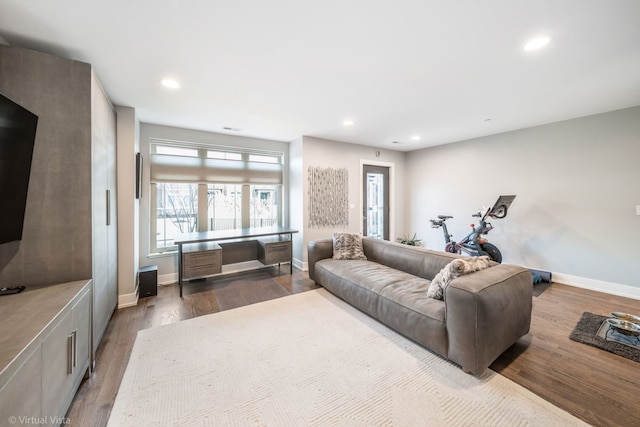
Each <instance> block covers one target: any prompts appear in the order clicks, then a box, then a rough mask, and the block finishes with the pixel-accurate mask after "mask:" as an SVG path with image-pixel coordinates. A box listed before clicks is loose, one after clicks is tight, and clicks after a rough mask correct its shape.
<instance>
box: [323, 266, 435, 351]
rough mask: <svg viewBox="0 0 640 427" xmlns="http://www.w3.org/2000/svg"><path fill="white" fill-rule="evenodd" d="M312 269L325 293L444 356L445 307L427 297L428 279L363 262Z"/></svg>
mask: <svg viewBox="0 0 640 427" xmlns="http://www.w3.org/2000/svg"><path fill="white" fill-rule="evenodd" d="M315 268H316V276H317V278H318V282H319V283H320V284H322V286H323V287H324V288H326V289H327V290H328V291H330V292H331V293H333V294H334V295H337V296H338V297H340V298H342V299H344V300H345V301H348V302H349V303H350V304H352V305H353V306H355V307H357V308H358V309H360V310H361V311H364V312H365V313H367V314H369V315H370V316H372V317H374V318H376V319H378V320H380V321H381V322H383V323H385V324H386V325H388V326H390V327H391V328H393V329H395V330H397V331H401V332H402V333H403V334H404V335H406V336H408V337H409V338H411V339H413V340H415V341H417V342H420V343H425V342H429V343H430V345H429V348H430V349H431V350H433V351H435V352H436V353H438V354H440V355H442V356H445V357H446V355H447V331H446V323H445V309H446V307H445V304H444V301H439V300H435V299H433V298H427V288H428V287H429V284H430V282H429V281H428V280H426V279H423V278H420V277H417V276H414V275H412V274H409V273H406V272H403V271H400V270H396V269H393V268H390V267H388V266H385V265H382V264H379V263H376V262H372V261H365V260H355V261H337V260H333V259H323V260H320V261H318V262H317V263H316V265H315Z"/></svg>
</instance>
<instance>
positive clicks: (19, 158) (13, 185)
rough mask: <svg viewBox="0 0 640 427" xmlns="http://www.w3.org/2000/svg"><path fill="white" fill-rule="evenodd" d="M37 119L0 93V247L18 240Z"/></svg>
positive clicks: (22, 223) (27, 188)
mask: <svg viewBox="0 0 640 427" xmlns="http://www.w3.org/2000/svg"><path fill="white" fill-rule="evenodd" d="M37 125H38V116H36V115H35V114H33V113H32V112H30V111H29V110H27V109H25V108H23V107H21V106H20V105H18V104H17V103H15V102H13V101H12V100H10V99H9V98H7V97H6V96H4V95H2V94H0V244H3V243H7V242H13V241H16V240H22V230H23V226H24V214H25V209H26V207H27V192H28V190H29V177H30V175H31V159H32V157H33V146H34V144H35V139H36V128H37Z"/></svg>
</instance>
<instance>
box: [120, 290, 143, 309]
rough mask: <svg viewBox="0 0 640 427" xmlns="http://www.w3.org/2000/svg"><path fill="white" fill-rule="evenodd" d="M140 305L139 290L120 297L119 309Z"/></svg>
mask: <svg viewBox="0 0 640 427" xmlns="http://www.w3.org/2000/svg"><path fill="white" fill-rule="evenodd" d="M136 305H138V290H137V289H136V292H134V293H131V294H124V295H118V308H125V307H133V306H136Z"/></svg>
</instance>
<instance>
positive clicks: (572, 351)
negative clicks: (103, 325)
mask: <svg viewBox="0 0 640 427" xmlns="http://www.w3.org/2000/svg"><path fill="white" fill-rule="evenodd" d="M288 272H289V268H288V266H284V267H283V268H282V269H281V270H279V269H278V268H277V267H274V268H269V269H264V270H260V271H259V272H256V273H250V274H246V273H245V274H244V275H238V276H235V277H230V278H225V279H224V280H216V281H215V282H212V281H203V282H192V283H190V284H187V285H185V290H184V298H182V299H181V298H180V297H179V296H178V288H177V285H170V286H161V287H159V288H158V296H157V297H148V298H144V299H141V300H140V301H139V303H138V305H137V306H136V307H130V308H125V309H121V310H117V311H116V312H115V313H114V316H113V318H112V319H111V323H110V324H109V326H108V329H107V331H106V332H105V336H104V339H103V342H102V344H101V346H100V348H99V349H98V352H97V362H96V370H95V372H94V374H93V376H92V377H91V378H89V379H87V380H85V381H84V382H83V383H82V385H81V387H80V390H79V391H78V393H77V395H76V398H75V400H74V402H73V404H72V406H71V408H70V410H69V413H68V417H69V419H70V424H71V425H74V426H104V425H105V424H106V422H107V420H108V418H109V413H110V410H111V406H112V405H113V402H114V400H115V396H116V393H117V390H118V387H119V385H120V381H121V380H122V376H123V375H124V371H125V368H126V366H127V362H128V360H129V355H130V353H131V349H132V347H133V342H134V340H135V337H136V333H137V331H139V330H141V329H146V328H150V327H154V326H159V325H163V324H167V323H172V322H177V321H180V320H184V319H189V318H192V317H196V316H201V315H205V314H210V313H215V312H218V311H222V310H229V309H232V308H236V307H240V306H243V305H247V304H253V303H257V302H260V301H266V300H269V299H273V298H279V297H282V296H286V295H290V294H294V293H298V292H304V291H307V290H310V289H315V288H317V286H316V285H315V284H314V282H313V281H311V280H310V279H309V277H308V275H307V273H304V272H301V271H300V270H296V269H294V274H293V275H289V274H288ZM584 311H590V312H593V313H598V314H603V315H606V314H608V313H609V312H610V311H626V312H633V313H638V312H640V301H637V300H632V299H627V298H621V297H615V296H611V295H607V294H602V293H598V292H592V291H587V290H584V289H579V288H576V287H571V286H565V285H560V284H555V283H554V284H552V285H551V286H550V287H549V288H548V289H547V290H545V291H544V292H543V293H542V294H541V295H540V296H538V297H535V298H534V299H533V321H532V325H531V333H530V334H529V335H527V336H526V337H524V338H523V339H521V340H520V341H519V342H518V343H517V344H516V345H514V346H513V347H512V348H510V349H509V350H508V351H507V352H505V353H504V354H503V355H502V356H501V357H500V358H499V359H498V360H496V362H494V363H493V365H491V368H492V369H493V370H495V371H496V372H499V373H500V374H501V375H504V376H505V377H507V378H509V379H511V380H513V381H515V382H516V383H518V384H520V385H522V386H524V387H526V388H528V389H529V390H531V391H533V392H534V393H536V394H537V395H539V396H541V397H543V398H544V399H546V400H548V401H549V402H551V403H553V404H555V405H556V406H559V407H561V408H563V409H565V410H567V411H568V412H570V413H572V414H574V415H575V416H577V417H579V418H581V419H583V420H584V421H586V422H588V423H590V424H593V425H597V426H638V425H640V400H639V399H638V396H639V390H640V363H637V362H633V361H630V360H627V359H624V358H622V357H620V356H616V355H614V354H610V353H607V352H605V351H602V350H599V349H597V348H594V347H591V346H588V345H585V344H580V343H577V342H574V341H571V340H569V338H568V336H569V333H570V332H571V331H572V330H573V328H574V327H575V325H576V323H577V322H578V320H579V319H580V316H581V314H582V312H584Z"/></svg>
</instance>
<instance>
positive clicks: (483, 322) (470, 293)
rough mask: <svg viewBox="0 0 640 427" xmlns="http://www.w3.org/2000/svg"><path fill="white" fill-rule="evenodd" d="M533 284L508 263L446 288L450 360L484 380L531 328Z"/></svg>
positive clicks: (523, 271) (527, 274)
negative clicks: (482, 377)
mask: <svg viewBox="0 0 640 427" xmlns="http://www.w3.org/2000/svg"><path fill="white" fill-rule="evenodd" d="M532 292H533V280H532V277H531V273H530V272H529V270H527V269H525V268H523V267H520V266H516V265H508V264H500V265H497V266H495V267H491V268H487V269H485V270H481V271H477V272H475V273H472V274H468V275H465V276H461V277H458V278H456V279H454V280H452V281H451V283H450V284H449V286H447V288H446V289H445V305H446V322H447V335H448V340H449V343H448V358H449V359H450V360H451V361H453V362H455V363H457V364H459V365H460V366H461V367H462V369H463V370H464V371H465V372H469V373H472V374H474V375H480V374H482V372H484V370H485V369H486V368H487V367H489V365H490V364H491V363H493V361H494V360H495V359H496V358H497V357H498V356H500V355H501V354H502V353H503V352H504V351H505V350H506V349H508V348H509V347H510V346H511V345H513V344H515V343H516V342H517V341H518V340H519V339H520V338H521V337H522V336H524V335H526V334H527V333H528V332H529V327H530V325H531V308H532Z"/></svg>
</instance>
